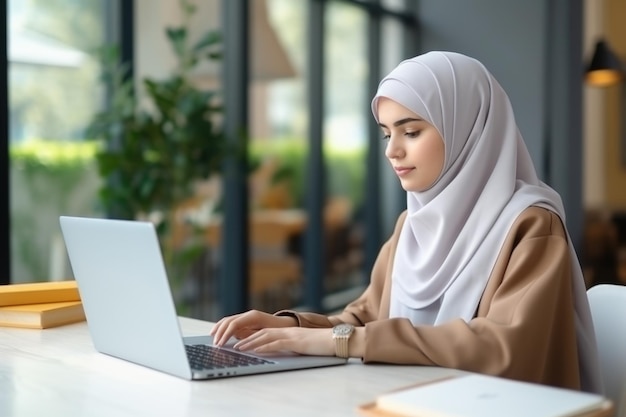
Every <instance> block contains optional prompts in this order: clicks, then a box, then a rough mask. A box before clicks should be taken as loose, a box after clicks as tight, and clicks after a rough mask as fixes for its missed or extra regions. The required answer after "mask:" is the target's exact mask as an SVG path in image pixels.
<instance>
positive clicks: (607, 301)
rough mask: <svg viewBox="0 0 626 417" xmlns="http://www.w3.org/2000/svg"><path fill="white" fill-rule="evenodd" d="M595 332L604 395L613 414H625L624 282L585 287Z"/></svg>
mask: <svg viewBox="0 0 626 417" xmlns="http://www.w3.org/2000/svg"><path fill="white" fill-rule="evenodd" d="M587 297H588V298H589V306H590V307H591V317H592V319H593V325H594V328H595V332H596V339H597V344H598V354H599V356H600V371H601V373H602V382H603V383H604V395H605V396H606V397H608V398H609V399H610V400H611V401H613V405H614V409H615V416H617V417H626V324H625V322H626V286H622V285H614V284H599V285H595V286H593V287H591V288H589V290H588V291H587Z"/></svg>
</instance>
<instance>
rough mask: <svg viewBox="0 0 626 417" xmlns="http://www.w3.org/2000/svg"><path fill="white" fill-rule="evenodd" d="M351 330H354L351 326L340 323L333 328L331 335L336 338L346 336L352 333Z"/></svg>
mask: <svg viewBox="0 0 626 417" xmlns="http://www.w3.org/2000/svg"><path fill="white" fill-rule="evenodd" d="M352 330H354V327H353V326H352V325H351V324H345V323H342V324H338V325H336V326H335V327H333V334H335V335H336V336H347V335H349V334H350V333H352Z"/></svg>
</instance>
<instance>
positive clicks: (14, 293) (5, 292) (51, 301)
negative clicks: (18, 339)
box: [0, 280, 85, 329]
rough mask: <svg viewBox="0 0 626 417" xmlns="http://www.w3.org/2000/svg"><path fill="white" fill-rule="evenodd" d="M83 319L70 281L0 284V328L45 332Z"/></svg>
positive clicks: (72, 281) (78, 296)
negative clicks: (19, 328) (41, 330)
mask: <svg viewBox="0 0 626 417" xmlns="http://www.w3.org/2000/svg"><path fill="white" fill-rule="evenodd" d="M84 320H85V312H84V310H83V304H82V302H81V300H80V294H79V292H78V286H77V284H76V281H74V280H69V281H51V282H34V283H25V284H10V285H0V326H4V327H24V328H30V329H46V328H50V327H56V326H61V325H64V324H70V323H77V322H80V321H84Z"/></svg>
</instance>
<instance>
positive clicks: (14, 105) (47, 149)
mask: <svg viewBox="0 0 626 417" xmlns="http://www.w3.org/2000/svg"><path fill="white" fill-rule="evenodd" d="M111 6H112V3H111V2H108V1H106V0H83V1H76V0H65V1H60V0H57V1H48V0H28V1H25V0H10V1H9V2H8V19H9V24H8V40H9V47H8V50H9V57H8V58H9V68H8V72H9V118H10V139H9V142H10V143H9V146H10V158H11V162H10V181H11V183H10V186H11V195H10V201H11V257H12V258H11V266H12V268H11V269H12V276H11V281H12V282H28V281H45V280H57V279H67V278H70V277H71V272H70V271H69V268H68V266H67V264H66V256H65V251H64V244H63V242H62V239H61V237H60V229H59V222H58V216H59V215H60V214H74V215H90V214H94V213H95V211H96V197H97V189H98V186H99V179H98V175H97V172H96V168H95V165H94V159H93V156H94V152H95V145H94V143H91V142H89V141H88V140H86V139H89V138H85V137H84V129H85V127H86V125H87V124H88V123H89V121H90V118H91V116H92V115H93V114H94V112H95V111H97V110H98V109H99V108H100V106H101V105H102V100H101V97H102V95H101V89H100V87H99V85H100V83H99V80H98V77H99V72H100V71H99V65H98V59H97V58H96V56H95V50H96V48H98V47H99V46H101V45H102V44H103V43H104V42H105V28H106V24H105V22H106V10H107V9H106V7H111Z"/></svg>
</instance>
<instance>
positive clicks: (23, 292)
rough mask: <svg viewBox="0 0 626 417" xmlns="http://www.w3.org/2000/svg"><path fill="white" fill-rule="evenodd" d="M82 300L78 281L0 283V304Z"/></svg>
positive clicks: (13, 304)
mask: <svg viewBox="0 0 626 417" xmlns="http://www.w3.org/2000/svg"><path fill="white" fill-rule="evenodd" d="M61 301H80V294H79V293H78V286H77V284H76V281H74V280H68V281H50V282H30V283H25V284H9V285H0V306H15V305H21V304H40V303H57V302H61Z"/></svg>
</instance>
